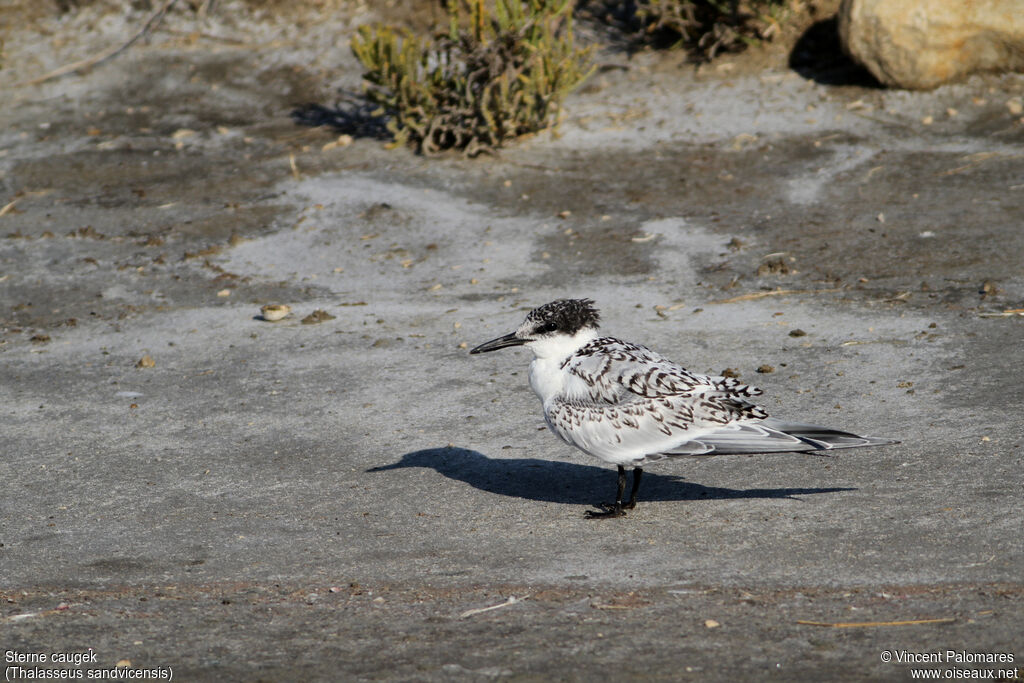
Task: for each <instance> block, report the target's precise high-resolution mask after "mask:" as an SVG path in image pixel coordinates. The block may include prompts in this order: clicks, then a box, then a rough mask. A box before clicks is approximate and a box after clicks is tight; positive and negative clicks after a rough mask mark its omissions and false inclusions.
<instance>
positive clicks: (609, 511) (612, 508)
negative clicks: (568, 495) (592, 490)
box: [583, 503, 634, 519]
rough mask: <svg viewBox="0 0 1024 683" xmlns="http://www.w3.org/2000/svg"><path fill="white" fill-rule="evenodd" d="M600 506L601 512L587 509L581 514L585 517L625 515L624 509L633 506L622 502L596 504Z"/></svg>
mask: <svg viewBox="0 0 1024 683" xmlns="http://www.w3.org/2000/svg"><path fill="white" fill-rule="evenodd" d="M598 507H599V508H601V510H602V511H601V512H595V511H594V510H587V511H586V512H585V513H584V514H583V516H584V518H586V519H611V518H612V517H625V516H626V510H627V509H629V510H631V509H633V507H634V506H626V505H623V504H622V503H601V504H600V505H598Z"/></svg>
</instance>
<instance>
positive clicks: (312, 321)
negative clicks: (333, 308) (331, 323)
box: [302, 308, 335, 325]
mask: <svg viewBox="0 0 1024 683" xmlns="http://www.w3.org/2000/svg"><path fill="white" fill-rule="evenodd" d="M334 318H335V316H333V315H331V314H330V313H328V312H327V311H325V310H323V309H320V308H318V309H316V310H315V311H313V312H312V313H310V314H309V315H307V316H306V317H305V318H303V319H302V324H303V325H316V324H317V323H322V322H324V321H326V320H334Z"/></svg>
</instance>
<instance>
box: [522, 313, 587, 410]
mask: <svg viewBox="0 0 1024 683" xmlns="http://www.w3.org/2000/svg"><path fill="white" fill-rule="evenodd" d="M597 336H598V333H597V330H596V329H593V328H584V329H582V330H580V331H579V332H577V333H576V334H574V335H572V336H571V337H570V336H568V335H558V336H555V337H549V338H546V339H538V340H537V341H532V342H530V343H528V344H527V345H526V346H528V347H529V348H530V350H531V351H533V355H534V359H533V362H532V363H530V386H531V387H532V388H533V391H534V392H535V393H536V394H537V396H538V397H539V398H540V400H541V402H546V401H547V400H548V399H550V398H552V397H554V396H557V395H559V394H560V393H561V392H562V390H563V388H564V387H565V381H566V379H567V377H568V375H567V373H566V372H565V371H564V370H563V369H562V363H563V362H565V359H566V358H568V357H569V356H571V355H572V354H573V353H575V352H576V351H577V350H578V349H579V348H580V347H582V346H583V345H584V344H586V343H587V342H590V341H592V340H594V339H597Z"/></svg>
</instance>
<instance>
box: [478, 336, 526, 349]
mask: <svg viewBox="0 0 1024 683" xmlns="http://www.w3.org/2000/svg"><path fill="white" fill-rule="evenodd" d="M528 341H529V340H528V339H522V338H521V337H517V336H516V333H515V332H510V333H508V334H506V335H505V336H504V337H498V338H497V339H492V340H491V341H489V342H484V343H483V344H481V345H480V346H478V347H476V348H475V349H472V350H471V351H470V353H484V352H486V351H497V350H498V349H504V348H505V347H507V346H522V345H523V344H525V343H526V342H528Z"/></svg>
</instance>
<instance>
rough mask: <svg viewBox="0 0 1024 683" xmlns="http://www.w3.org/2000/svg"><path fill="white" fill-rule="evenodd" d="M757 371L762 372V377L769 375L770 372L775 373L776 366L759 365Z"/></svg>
mask: <svg viewBox="0 0 1024 683" xmlns="http://www.w3.org/2000/svg"><path fill="white" fill-rule="evenodd" d="M757 371H758V372H760V373H761V374H762V375H767V374H768V373H770V372H775V366H774V365H767V364H765V365H759V366H758V368H757Z"/></svg>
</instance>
